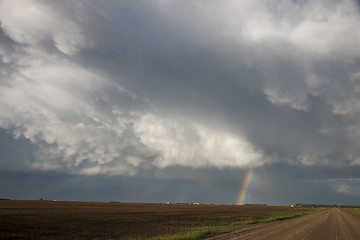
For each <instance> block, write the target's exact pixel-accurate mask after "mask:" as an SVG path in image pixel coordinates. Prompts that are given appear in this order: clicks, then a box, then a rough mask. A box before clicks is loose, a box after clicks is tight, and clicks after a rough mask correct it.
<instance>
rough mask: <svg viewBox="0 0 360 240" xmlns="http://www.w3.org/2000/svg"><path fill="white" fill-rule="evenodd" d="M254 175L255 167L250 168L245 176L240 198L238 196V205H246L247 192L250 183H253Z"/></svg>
mask: <svg viewBox="0 0 360 240" xmlns="http://www.w3.org/2000/svg"><path fill="white" fill-rule="evenodd" d="M253 175H254V169H253V168H251V169H249V170H248V171H247V172H246V174H245V177H244V179H243V182H242V187H241V190H240V192H239V195H238V198H237V202H236V204H237V205H244V202H245V199H246V194H247V191H248V188H249V185H250V183H251V180H252V178H253Z"/></svg>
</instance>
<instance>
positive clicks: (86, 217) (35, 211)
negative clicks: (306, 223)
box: [0, 200, 304, 239]
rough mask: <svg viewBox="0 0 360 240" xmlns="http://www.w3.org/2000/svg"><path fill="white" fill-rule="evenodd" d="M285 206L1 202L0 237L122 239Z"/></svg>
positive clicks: (250, 216)
mask: <svg viewBox="0 0 360 240" xmlns="http://www.w3.org/2000/svg"><path fill="white" fill-rule="evenodd" d="M278 211H287V212H288V211H300V212H301V211H304V209H297V208H290V207H268V206H236V205H187V204H170V205H167V204H143V203H97V202H60V201H57V202H54V201H19V200H17V201H12V200H10V201H8V200H2V201H0V239H127V238H129V237H136V236H156V235H162V234H171V233H177V232H181V231H189V230H194V229H197V228H199V227H204V226H217V225H226V224H230V223H233V222H236V221H243V220H258V219H264V218H266V217H268V216H270V215H271V214H272V213H274V212H278Z"/></svg>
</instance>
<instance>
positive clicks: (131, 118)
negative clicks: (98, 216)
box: [0, 0, 360, 205]
mask: <svg viewBox="0 0 360 240" xmlns="http://www.w3.org/2000/svg"><path fill="white" fill-rule="evenodd" d="M359 22H360V3H359V1H355V0H312V1H309V0H253V1H247V0H222V1H214V0H198V1H182V0H171V1H167V0H150V1H149V0H138V1H133V0H121V1H115V0H113V1H105V2H104V1H95V0H86V1H85V0H76V1H71V0H68V1H45V0H44V1H42V0H26V1H25V0H0V96H1V98H0V198H12V199H13V198H15V199H39V198H44V199H57V200H85V201H120V202H167V201H170V202H202V203H219V204H246V203H251V204H263V203H265V204H268V205H289V204H295V203H323V204H328V203H331V204H360V145H359V144H360V48H359V44H360V29H359ZM239 199H242V200H239Z"/></svg>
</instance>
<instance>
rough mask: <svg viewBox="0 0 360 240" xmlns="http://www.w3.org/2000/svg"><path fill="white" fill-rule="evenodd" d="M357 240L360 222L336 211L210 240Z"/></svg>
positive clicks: (329, 210) (246, 229)
mask: <svg viewBox="0 0 360 240" xmlns="http://www.w3.org/2000/svg"><path fill="white" fill-rule="evenodd" d="M210 239H211V240H235V239H252V240H260V239H267V240H272V239H276V240H282V239H302V240H303V239H320V240H321V239H326V240H331V239H341V240H343V239H344V240H346V239H354V240H355V239H360V219H359V218H357V217H355V216H353V215H351V214H349V213H347V212H344V211H342V210H340V209H338V208H331V209H328V210H325V211H321V212H317V213H313V214H310V215H305V216H302V217H299V218H294V219H290V220H286V221H281V222H274V223H270V224H265V225H257V226H252V227H246V228H243V229H241V230H239V231H236V232H232V233H228V234H224V235H221V236H217V237H213V238H209V240H210Z"/></svg>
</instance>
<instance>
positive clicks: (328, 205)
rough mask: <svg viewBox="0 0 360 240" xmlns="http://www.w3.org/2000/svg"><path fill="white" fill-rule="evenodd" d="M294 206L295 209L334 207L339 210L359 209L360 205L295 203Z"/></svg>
mask: <svg viewBox="0 0 360 240" xmlns="http://www.w3.org/2000/svg"><path fill="white" fill-rule="evenodd" d="M295 206H296V207H313V208H319V207H326V208H334V207H340V208H360V205H338V204H310V203H297V204H296V205H295Z"/></svg>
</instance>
